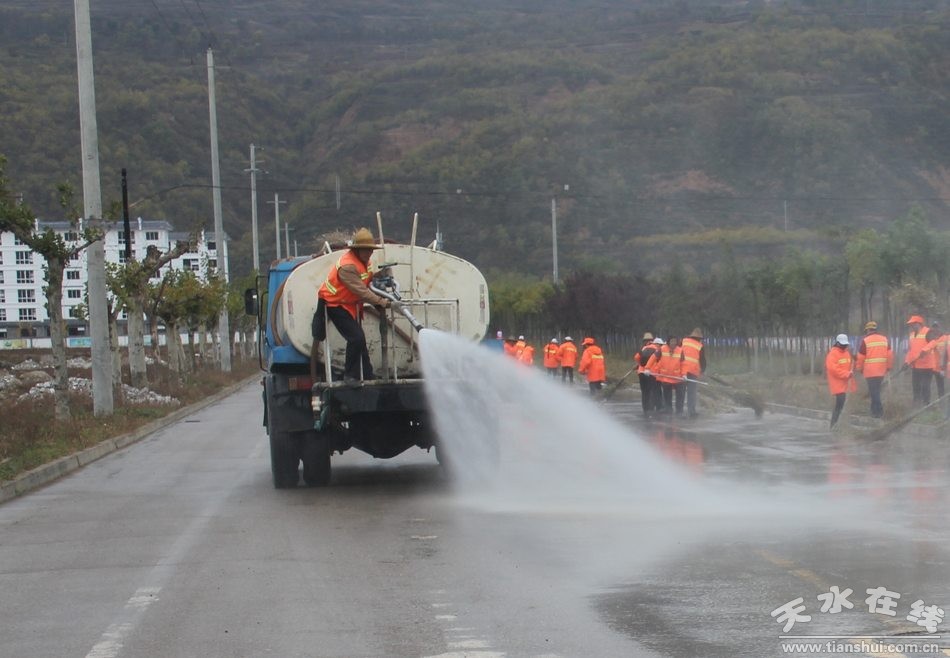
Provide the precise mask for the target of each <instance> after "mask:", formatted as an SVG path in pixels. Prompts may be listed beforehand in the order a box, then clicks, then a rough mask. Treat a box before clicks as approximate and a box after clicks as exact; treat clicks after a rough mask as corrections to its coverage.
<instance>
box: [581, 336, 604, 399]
mask: <svg viewBox="0 0 950 658" xmlns="http://www.w3.org/2000/svg"><path fill="white" fill-rule="evenodd" d="M581 345H583V346H584V353H583V354H581V365H580V367H579V368H578V369H577V372H579V373H581V374H582V375H583V374H586V375H587V385H588V387H589V388H590V394H591V395H597V393H598V392H599V391H600V389H601V388H602V387H603V385H604V382H605V381H606V380H607V366H606V364H604V353H603V351H602V350H601V349H600V346H599V345H597V344H596V343H595V342H594V339H593V338H591V337H590V336H588V337H587V338H585V339H584V340H583V342H582V343H581Z"/></svg>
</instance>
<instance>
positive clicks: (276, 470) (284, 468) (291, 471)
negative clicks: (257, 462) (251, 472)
mask: <svg viewBox="0 0 950 658" xmlns="http://www.w3.org/2000/svg"><path fill="white" fill-rule="evenodd" d="M299 462H300V457H299V454H298V452H297V444H296V443H295V442H294V438H293V436H292V435H291V434H290V433H289V432H271V435H270V470H271V474H272V475H273V476H274V488H275V489H289V488H291V487H296V486H297V480H298V479H299V474H298V472H297V464H299Z"/></svg>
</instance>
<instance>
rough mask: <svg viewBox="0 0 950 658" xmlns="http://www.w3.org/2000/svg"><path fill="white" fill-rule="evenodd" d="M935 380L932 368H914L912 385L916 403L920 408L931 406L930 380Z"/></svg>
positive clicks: (911, 379)
mask: <svg viewBox="0 0 950 658" xmlns="http://www.w3.org/2000/svg"><path fill="white" fill-rule="evenodd" d="M931 379H933V370H931V369H930V368H913V369H912V370H911V371H910V385H911V388H912V389H913V391H914V403H915V404H916V405H917V406H918V407H926V406H927V405H928V404H930V380H931Z"/></svg>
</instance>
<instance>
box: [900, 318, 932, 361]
mask: <svg viewBox="0 0 950 658" xmlns="http://www.w3.org/2000/svg"><path fill="white" fill-rule="evenodd" d="M929 332H930V329H928V328H927V327H921V329H920V331H917V332H913V331H912V332H910V341H909V342H908V344H907V356H905V357H904V363H906V364H908V365H909V366H910V367H911V368H915V369H917V370H933V369H934V366H935V365H936V362H937V359H936V357H935V356H934V350H933V344H932V343H930V342H928V341H927V334H928V333H929Z"/></svg>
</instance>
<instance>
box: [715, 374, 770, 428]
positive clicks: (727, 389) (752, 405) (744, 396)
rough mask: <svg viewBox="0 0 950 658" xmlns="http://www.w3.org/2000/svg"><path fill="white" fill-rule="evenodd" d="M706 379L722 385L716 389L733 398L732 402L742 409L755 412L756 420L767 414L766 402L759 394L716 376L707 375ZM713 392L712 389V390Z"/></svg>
mask: <svg viewBox="0 0 950 658" xmlns="http://www.w3.org/2000/svg"><path fill="white" fill-rule="evenodd" d="M705 375H706V377H709V379H711V380H713V381H714V382H716V383H718V384H720V385H721V386H719V387H716V388H717V389H720V390H722V392H723V393H725V394H726V395H728V396H729V397H730V398H732V401H733V402H735V403H736V404H738V405H739V406H740V407H748V408H749V409H752V411H754V412H755V417H756V418H761V417H762V414H763V413H765V400H764V399H762V396H761V395H759V394H758V393H753V392H752V391H748V390H746V389H743V388H737V387H736V386H735V385H733V384H731V383H729V382H728V381H726V380H725V379H722V378H720V377H716V375H713V374H710V373H705ZM711 390H712V389H711Z"/></svg>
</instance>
